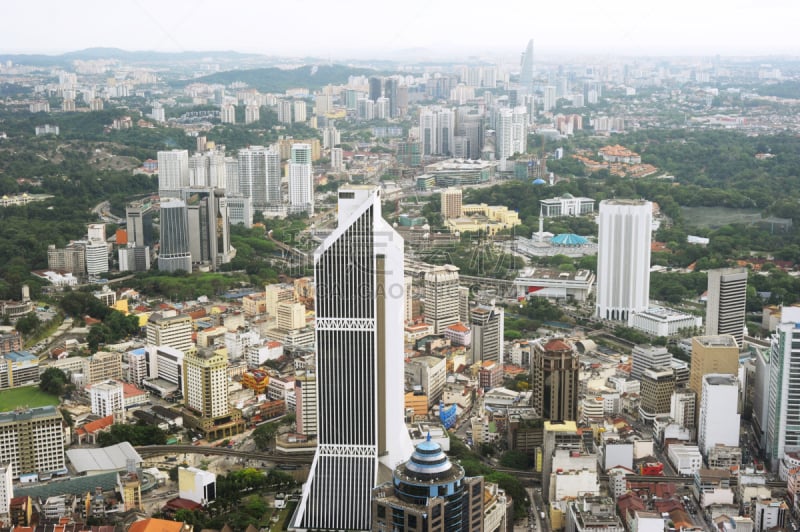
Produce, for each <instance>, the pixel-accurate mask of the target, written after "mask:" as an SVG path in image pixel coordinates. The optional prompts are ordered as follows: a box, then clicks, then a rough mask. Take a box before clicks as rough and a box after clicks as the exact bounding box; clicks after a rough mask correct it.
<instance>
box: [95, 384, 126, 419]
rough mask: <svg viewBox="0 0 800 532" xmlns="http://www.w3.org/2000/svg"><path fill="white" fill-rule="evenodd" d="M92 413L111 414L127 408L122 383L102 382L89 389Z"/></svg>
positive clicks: (99, 414) (97, 414)
mask: <svg viewBox="0 0 800 532" xmlns="http://www.w3.org/2000/svg"><path fill="white" fill-rule="evenodd" d="M89 396H90V398H91V402H92V414H94V415H96V416H100V417H106V416H111V415H113V414H115V413H116V412H122V411H123V410H124V409H125V400H124V397H123V394H122V384H121V383H119V382H116V381H107V382H101V383H98V384H95V385H93V386H92V387H91V388H90V389H89Z"/></svg>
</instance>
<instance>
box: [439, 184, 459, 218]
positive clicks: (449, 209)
mask: <svg viewBox="0 0 800 532" xmlns="http://www.w3.org/2000/svg"><path fill="white" fill-rule="evenodd" d="M462 197H463V196H462V193H461V189H460V188H448V189H445V190H444V192H442V218H444V219H445V220H447V219H450V218H460V217H461V214H462V210H461V205H462Z"/></svg>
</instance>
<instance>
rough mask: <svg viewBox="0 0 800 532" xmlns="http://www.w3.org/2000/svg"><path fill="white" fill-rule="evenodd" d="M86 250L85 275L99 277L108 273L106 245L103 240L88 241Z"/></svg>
mask: <svg viewBox="0 0 800 532" xmlns="http://www.w3.org/2000/svg"><path fill="white" fill-rule="evenodd" d="M84 247H85V249H86V274H87V275H89V276H93V275H100V274H103V273H106V272H108V244H107V243H106V241H105V240H88V241H86V245H85V246H84Z"/></svg>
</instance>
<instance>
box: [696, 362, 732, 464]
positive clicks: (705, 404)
mask: <svg viewBox="0 0 800 532" xmlns="http://www.w3.org/2000/svg"><path fill="white" fill-rule="evenodd" d="M697 444H698V445H699V447H700V452H701V453H703V456H708V452H709V450H711V448H712V447H714V446H715V445H717V444H721V445H728V446H731V447H738V446H739V380H738V379H737V378H736V375H729V374H726V373H709V374H708V375H704V376H703V397H702V399H701V400H700V420H699V424H698V429H697Z"/></svg>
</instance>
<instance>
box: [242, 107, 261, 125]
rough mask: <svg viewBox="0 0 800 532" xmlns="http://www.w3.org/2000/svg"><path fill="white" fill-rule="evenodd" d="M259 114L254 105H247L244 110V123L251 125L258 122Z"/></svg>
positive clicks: (257, 108)
mask: <svg viewBox="0 0 800 532" xmlns="http://www.w3.org/2000/svg"><path fill="white" fill-rule="evenodd" d="M260 115H261V113H260V110H259V107H258V106H257V105H254V104H249V105H247V106H246V107H245V108H244V123H245V124H252V123H253V122H258V120H259V117H260Z"/></svg>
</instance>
